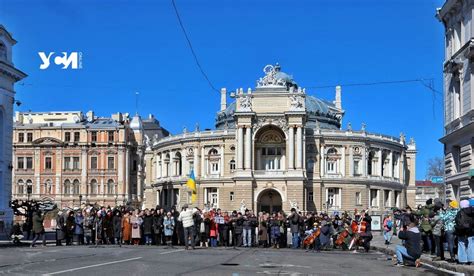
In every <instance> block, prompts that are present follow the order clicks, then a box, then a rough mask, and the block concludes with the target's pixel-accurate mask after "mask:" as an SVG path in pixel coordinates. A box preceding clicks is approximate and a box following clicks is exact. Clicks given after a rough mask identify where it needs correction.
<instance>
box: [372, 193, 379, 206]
mask: <svg viewBox="0 0 474 276" xmlns="http://www.w3.org/2000/svg"><path fill="white" fill-rule="evenodd" d="M378 206H379V191H378V190H375V189H371V190H370V207H378Z"/></svg>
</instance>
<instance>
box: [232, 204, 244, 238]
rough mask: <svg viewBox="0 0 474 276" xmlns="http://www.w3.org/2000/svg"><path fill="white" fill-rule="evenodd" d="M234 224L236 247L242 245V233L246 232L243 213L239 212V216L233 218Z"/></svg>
mask: <svg viewBox="0 0 474 276" xmlns="http://www.w3.org/2000/svg"><path fill="white" fill-rule="evenodd" d="M233 219H234V221H233V223H232V226H233V228H234V235H235V237H234V247H240V246H242V233H243V232H244V218H243V217H242V213H241V212H238V213H237V217H234V218H233Z"/></svg>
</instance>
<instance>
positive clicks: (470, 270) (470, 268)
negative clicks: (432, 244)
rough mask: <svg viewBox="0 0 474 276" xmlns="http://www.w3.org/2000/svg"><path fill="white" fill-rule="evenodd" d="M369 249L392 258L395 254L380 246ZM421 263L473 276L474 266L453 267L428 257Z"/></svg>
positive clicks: (422, 258) (423, 257)
mask: <svg viewBox="0 0 474 276" xmlns="http://www.w3.org/2000/svg"><path fill="white" fill-rule="evenodd" d="M371 249H373V250H377V251H380V252H382V253H385V254H389V255H390V256H393V255H394V254H395V251H394V250H392V249H390V248H386V247H380V246H371ZM420 259H421V263H422V264H425V265H428V266H430V267H434V268H436V269H440V270H449V271H451V272H457V273H464V274H465V275H474V266H473V265H471V266H464V265H454V264H450V263H445V262H435V261H432V260H430V259H429V258H428V257H425V256H421V258H420Z"/></svg>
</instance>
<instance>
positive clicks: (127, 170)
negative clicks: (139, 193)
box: [101, 148, 131, 200]
mask: <svg viewBox="0 0 474 276" xmlns="http://www.w3.org/2000/svg"><path fill="white" fill-rule="evenodd" d="M101 186H102V191H103V190H104V179H102V183H101ZM125 198H126V199H127V200H130V199H131V197H130V149H129V148H127V149H126V150H125Z"/></svg>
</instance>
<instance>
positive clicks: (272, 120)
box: [253, 116, 288, 131]
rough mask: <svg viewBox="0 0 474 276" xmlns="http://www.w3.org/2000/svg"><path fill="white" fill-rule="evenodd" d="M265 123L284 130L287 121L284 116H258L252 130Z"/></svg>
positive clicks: (286, 126) (286, 127)
mask: <svg viewBox="0 0 474 276" xmlns="http://www.w3.org/2000/svg"><path fill="white" fill-rule="evenodd" d="M265 125H274V126H277V127H279V128H280V129H281V130H283V131H286V130H287V129H288V122H287V121H286V119H285V118H284V117H265V116H262V117H258V118H257V121H256V122H255V123H254V125H253V130H254V131H258V130H259V129H260V128H261V127H263V126H265Z"/></svg>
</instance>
